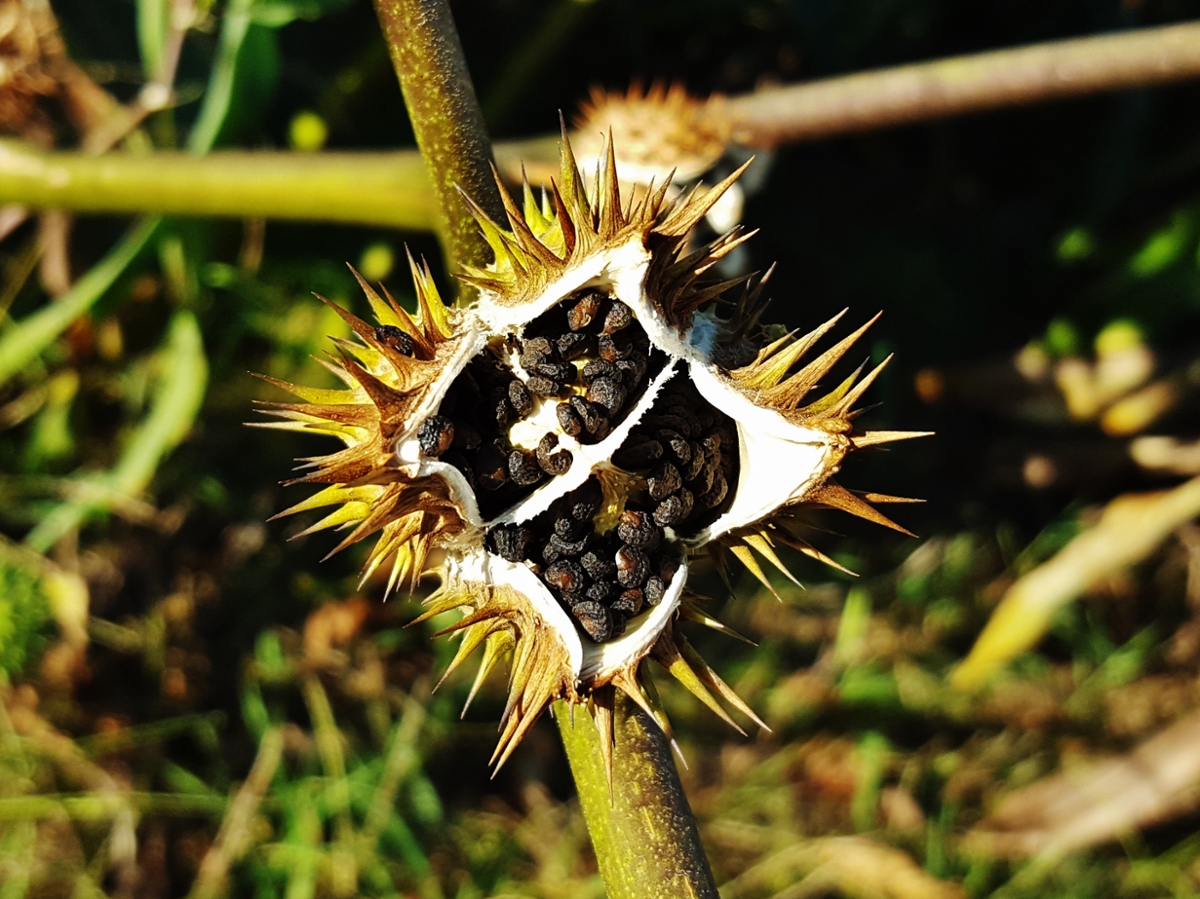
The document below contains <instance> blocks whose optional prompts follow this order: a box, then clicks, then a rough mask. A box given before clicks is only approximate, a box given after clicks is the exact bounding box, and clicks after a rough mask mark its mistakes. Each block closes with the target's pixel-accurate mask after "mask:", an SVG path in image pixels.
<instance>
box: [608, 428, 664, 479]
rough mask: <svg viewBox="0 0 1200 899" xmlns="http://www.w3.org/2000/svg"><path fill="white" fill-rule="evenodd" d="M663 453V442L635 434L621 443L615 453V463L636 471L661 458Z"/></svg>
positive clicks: (620, 466)
mask: <svg viewBox="0 0 1200 899" xmlns="http://www.w3.org/2000/svg"><path fill="white" fill-rule="evenodd" d="M662 454H663V447H662V444H661V443H659V442H658V441H657V440H651V439H650V438H649V437H645V436H643V435H640V434H633V435H630V437H629V439H628V440H626V441H625V443H623V444H622V445H621V448H620V449H618V450H617V451H616V452H615V453H613V464H614V465H616V466H618V467H619V468H624V469H625V470H627V471H636V470H637V469H639V468H646V467H647V466H649V465H650V464H651V463H652V462H654V461H656V460H658V459H661V458H662Z"/></svg>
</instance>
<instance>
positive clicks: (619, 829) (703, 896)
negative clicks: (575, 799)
mask: <svg viewBox="0 0 1200 899" xmlns="http://www.w3.org/2000/svg"><path fill="white" fill-rule="evenodd" d="M554 718H555V720H556V721H557V722H558V729H559V732H560V733H561V734H562V740H563V746H565V747H566V750H567V758H568V759H569V760H570V762H571V772H572V773H573V774H574V775H575V786H576V788H577V789H578V791H579V801H580V804H581V805H582V806H583V814H584V817H585V818H586V819H587V825H588V832H589V833H590V834H591V836H592V846H593V847H594V848H595V851H596V861H597V863H598V864H599V866H600V875H601V876H602V877H603V878H604V885H605V886H606V887H607V888H608V899H676V897H699V899H716V897H717V887H716V884H715V883H714V882H713V876H712V871H711V870H709V867H708V859H707V858H706V857H705V855H704V848H703V847H702V846H701V845H700V833H699V830H698V828H697V826H696V818H695V816H694V815H693V814H692V810H691V807H690V806H689V805H688V802H687V798H686V797H685V796H684V793H683V786H682V785H681V784H680V782H679V774H678V772H677V771H676V770H675V760H674V759H673V758H672V757H671V747H670V745H669V744H668V743H667V738H666V737H665V736H664V734H663V732H662V730H660V729H659V727H658V725H657V724H655V723H654V721H653V720H651V718H650V717H649V716H648V715H646V713H645V712H643V711H642V710H641V709H639V708H637V707H636V706H635V705H634V704H633V703H632V702H630V701H629V699H628V698H627V697H626V696H625V694H624V693H622V692H621V691H620V690H618V691H617V692H616V701H615V702H614V705H613V732H614V737H615V746H614V747H613V757H612V789H611V792H610V790H609V782H608V777H607V775H606V772H605V769H604V753H603V752H602V751H601V746H600V734H599V733H598V731H597V729H596V727H595V725H594V724H593V723H592V718H591V716H590V715H589V714H588V713H587V711H586V710H585V709H583V708H579V707H576V708H575V709H572V708H571V706H569V705H568V704H567V703H565V702H558V703H556V704H555V706H554Z"/></svg>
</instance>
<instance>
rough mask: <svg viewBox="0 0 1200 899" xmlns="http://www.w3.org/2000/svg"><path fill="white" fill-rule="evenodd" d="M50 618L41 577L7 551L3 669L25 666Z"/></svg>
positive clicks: (0, 617)
mask: <svg viewBox="0 0 1200 899" xmlns="http://www.w3.org/2000/svg"><path fill="white" fill-rule="evenodd" d="M50 618H51V614H50V603H49V600H48V599H47V597H46V594H45V592H44V591H43V590H42V579H41V577H40V576H39V575H38V574H37V573H35V572H32V571H30V570H29V569H28V568H26V567H24V566H22V565H20V564H18V563H17V562H16V561H15V560H14V559H13V558H10V557H9V556H8V554H3V555H0V671H5V672H7V673H9V674H17V673H19V672H20V671H21V670H22V668H23V667H24V666H25V663H26V662H27V661H28V659H29V657H30V655H31V654H32V653H34V652H35V651H36V649H37V647H38V645H39V643H40V642H41V641H42V639H43V631H44V629H45V627H46V625H47V624H49V623H50Z"/></svg>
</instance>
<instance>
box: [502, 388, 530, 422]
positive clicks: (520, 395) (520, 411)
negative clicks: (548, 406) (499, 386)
mask: <svg viewBox="0 0 1200 899" xmlns="http://www.w3.org/2000/svg"><path fill="white" fill-rule="evenodd" d="M508 402H509V404H510V405H511V406H512V408H513V411H514V412H516V413H517V416H518V417H519V418H524V417H525V416H526V415H528V414H529V413H530V412H532V411H533V397H532V396H530V395H529V388H528V387H526V386H525V385H524V384H522V383H521V382H520V381H518V380H516V379H514V380H512V381H510V382H509V385H508Z"/></svg>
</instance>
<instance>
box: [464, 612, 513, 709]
mask: <svg viewBox="0 0 1200 899" xmlns="http://www.w3.org/2000/svg"><path fill="white" fill-rule="evenodd" d="M515 642H516V641H515V640H514V638H513V634H512V631H511V630H509V629H507V628H506V629H504V630H498V631H495V632H494V633H492V634H489V635H488V638H487V642H486V643H485V644H484V647H483V657H482V658H481V659H480V660H479V669H478V670H477V671H476V672H475V680H474V681H473V682H472V683H471V690H470V692H468V693H467V700H466V702H464V703H463V710H462V714H461V715H460V716H459V717H460V718H465V717H466V715H467V710H468V709H469V708H470V707H471V703H472V702H474V701H475V696H476V695H477V694H478V693H479V689H480V688H481V687H482V686H483V683H484V681H486V680H487V677H488V675H489V674H491V673H492V669H493V668H495V667H496V663H497V662H499V661H500V660H501V659H502V658H504V656H506V655H508V654H509V653H510V652H512V648H513V646H514V644H515Z"/></svg>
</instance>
